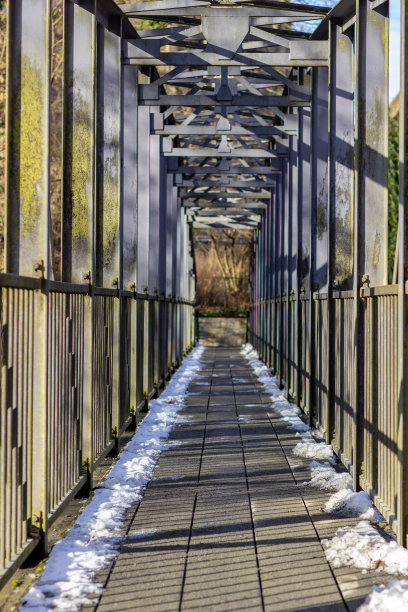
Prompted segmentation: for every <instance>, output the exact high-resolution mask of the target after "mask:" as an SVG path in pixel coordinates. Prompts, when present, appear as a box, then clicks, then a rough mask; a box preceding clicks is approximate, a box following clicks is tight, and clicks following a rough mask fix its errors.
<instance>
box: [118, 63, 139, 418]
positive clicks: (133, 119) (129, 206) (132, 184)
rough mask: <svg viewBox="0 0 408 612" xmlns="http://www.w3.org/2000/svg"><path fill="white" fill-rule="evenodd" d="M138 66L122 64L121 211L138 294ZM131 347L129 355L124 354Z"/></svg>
mask: <svg viewBox="0 0 408 612" xmlns="http://www.w3.org/2000/svg"><path fill="white" fill-rule="evenodd" d="M138 71H139V69H138V67H137V66H123V67H122V125H121V135H122V181H121V189H122V215H121V235H122V245H121V270H120V284H121V286H122V287H123V289H125V290H128V291H132V292H133V294H134V295H136V274H137V269H136V255H137V249H136V244H137V243H136V239H137V182H136V168H137V116H138V113H137V106H138ZM125 299H127V316H128V322H127V325H128V336H129V346H128V347H126V346H125V345H124V343H123V342H122V345H121V346H122V350H123V352H122V353H121V356H120V363H123V364H125V363H127V362H128V363H129V380H128V381H127V385H128V388H129V407H130V412H131V414H133V415H134V416H135V415H136V411H137V404H138V398H137V385H136V381H137V326H136V322H137V302H136V300H135V299H128V298H125ZM125 351H128V353H129V354H128V355H126V354H125Z"/></svg>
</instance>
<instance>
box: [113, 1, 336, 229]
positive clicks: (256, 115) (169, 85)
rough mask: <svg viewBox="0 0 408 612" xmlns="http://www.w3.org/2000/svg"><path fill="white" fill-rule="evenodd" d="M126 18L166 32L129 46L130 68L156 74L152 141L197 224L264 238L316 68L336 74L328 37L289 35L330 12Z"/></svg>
mask: <svg viewBox="0 0 408 612" xmlns="http://www.w3.org/2000/svg"><path fill="white" fill-rule="evenodd" d="M121 8H122V11H123V12H124V13H125V14H126V16H127V17H128V18H130V19H133V18H134V19H154V20H158V21H162V22H165V23H166V26H165V27H160V28H157V29H151V30H138V35H139V38H137V39H130V40H129V39H128V40H126V42H125V45H124V57H123V60H122V61H123V63H124V65H125V66H126V65H130V66H132V65H137V66H139V67H146V66H150V67H154V69H152V68H151V69H150V71H149V77H150V78H149V80H148V82H145V83H142V84H140V85H139V90H138V102H139V105H140V106H148V107H149V108H150V110H151V134H152V135H156V136H160V137H161V151H162V155H163V157H165V158H166V159H167V167H168V170H169V171H170V172H171V173H173V174H174V185H175V186H177V188H178V195H179V201H180V204H181V206H182V207H184V208H185V210H186V211H187V214H188V219H189V221H190V222H191V223H192V224H193V227H199V228H204V227H208V228H213V227H228V228H237V229H238V228H239V229H241V228H246V229H254V228H257V227H258V225H259V222H260V220H261V218H262V216H263V215H264V212H265V208H266V207H267V206H268V205H269V204H270V202H271V201H272V200H273V198H274V193H275V190H276V186H277V182H278V183H279V181H280V175H281V172H282V164H283V163H285V160H286V159H287V158H288V152H289V139H290V137H291V136H297V134H298V109H308V108H310V105H311V98H312V92H311V79H310V67H311V66H327V65H328V42H327V37H326V39H325V40H309V39H308V37H307V35H306V34H305V33H303V32H300V31H296V30H295V29H289V28H290V27H292V25H293V24H294V23H297V24H299V23H301V22H303V21H311V20H321V19H322V18H324V17H325V15H326V14H327V12H328V9H327V8H325V7H316V6H314V7H305V6H304V5H301V4H295V3H286V2H262V1H261V2H240V3H233V4H223V3H209V2H199V1H194V0H177V1H174V0H160V1H158V2H149V3H141V4H140V3H137V4H126V5H122V6H121ZM135 27H136V28H137V22H136V23H135ZM145 72H146V70H145Z"/></svg>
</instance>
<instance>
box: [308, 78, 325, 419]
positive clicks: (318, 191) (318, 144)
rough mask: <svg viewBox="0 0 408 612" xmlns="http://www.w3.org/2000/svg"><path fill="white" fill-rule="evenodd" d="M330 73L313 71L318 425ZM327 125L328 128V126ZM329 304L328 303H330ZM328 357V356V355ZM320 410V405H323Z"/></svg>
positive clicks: (313, 383) (313, 413) (313, 400)
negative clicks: (319, 297) (317, 313)
mask: <svg viewBox="0 0 408 612" xmlns="http://www.w3.org/2000/svg"><path fill="white" fill-rule="evenodd" d="M328 79H329V77H328V70H327V68H325V67H321V68H313V69H312V107H311V122H312V128H311V129H312V134H311V138H312V145H311V154H312V159H311V192H312V196H311V198H312V210H311V214H312V218H311V224H310V228H311V231H310V256H311V272H310V276H311V278H310V310H309V330H310V356H309V359H310V415H309V417H310V424H311V425H312V424H313V425H318V421H319V414H320V410H318V407H317V401H319V402H321V400H322V395H323V394H322V393H321V392H319V393H318V392H317V388H319V389H322V388H323V386H324V382H325V381H323V379H322V374H323V367H322V366H323V364H322V360H323V359H324V357H323V351H322V350H321V349H320V347H321V342H320V336H319V338H317V337H316V332H315V329H316V309H317V308H318V311H319V330H320V333H321V331H322V328H323V318H322V316H321V313H322V309H323V303H324V301H323V300H321V301H320V302H319V303H318V304H316V300H315V299H314V294H315V292H318V293H326V294H327V281H328V188H329V177H328V138H329V131H328V127H329V123H328V92H329V81H328ZM325 126H327V127H325ZM325 301H326V304H327V300H325ZM325 357H326V356H325ZM319 408H320V406H319Z"/></svg>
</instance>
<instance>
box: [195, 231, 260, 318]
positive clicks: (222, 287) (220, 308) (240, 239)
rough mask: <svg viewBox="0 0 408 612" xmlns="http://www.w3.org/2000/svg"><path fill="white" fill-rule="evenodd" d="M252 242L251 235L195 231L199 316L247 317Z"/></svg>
mask: <svg viewBox="0 0 408 612" xmlns="http://www.w3.org/2000/svg"><path fill="white" fill-rule="evenodd" d="M252 242H253V235H252V232H249V231H238V230H229V229H213V230H194V231H193V244H194V254H195V265H196V272H197V306H198V308H199V309H200V314H205V315H211V314H224V315H240V314H241V315H242V314H246V312H247V309H248V306H249V287H248V282H249V264H250V257H251V252H252Z"/></svg>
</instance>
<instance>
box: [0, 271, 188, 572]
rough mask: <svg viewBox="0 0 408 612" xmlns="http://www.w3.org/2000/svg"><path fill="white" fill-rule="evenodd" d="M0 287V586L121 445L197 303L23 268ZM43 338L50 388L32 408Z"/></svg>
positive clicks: (179, 352) (179, 351) (166, 370)
mask: <svg viewBox="0 0 408 612" xmlns="http://www.w3.org/2000/svg"><path fill="white" fill-rule="evenodd" d="M0 283H1V289H0V295H1V315H0V328H1V334H2V335H1V339H2V342H1V347H0V358H1V364H2V377H1V399H0V402H1V405H0V407H1V428H0V447H1V456H0V466H1V484H2V486H1V487H0V542H1V546H0V568H1V570H2V577H1V579H2V581H3V582H4V581H5V580H6V579H7V577H8V576H9V575H10V574H11V573H12V571H14V569H15V565H16V564H17V563H21V562H22V560H23V558H25V556H26V555H27V554H28V553H29V552H31V550H32V549H33V547H34V546H35V545H37V544H38V543H39V538H40V537H41V538H42V545H43V546H45V545H46V544H45V542H46V537H47V531H48V530H49V529H50V527H51V525H52V523H53V521H54V520H55V518H56V517H57V516H58V513H59V511H60V510H61V509H62V508H63V507H64V505H65V504H66V503H67V502H68V501H69V500H70V499H71V498H72V496H73V495H75V494H76V493H77V492H78V491H79V489H80V488H81V487H82V486H84V485H85V484H88V485H91V483H92V473H93V470H94V468H95V467H96V466H97V464H98V462H99V461H100V460H101V459H102V458H103V457H104V456H105V455H106V454H107V453H108V452H109V451H111V450H116V451H118V450H119V439H120V436H121V434H122V432H123V431H124V430H125V429H126V428H128V427H129V426H130V425H131V424H136V423H137V422H139V420H140V418H141V415H140V411H141V410H142V409H143V408H145V406H146V404H147V401H148V398H150V397H153V396H154V395H155V394H156V393H157V392H158V389H159V388H160V387H161V386H163V385H164V383H165V380H166V378H167V377H168V376H169V374H170V372H171V371H172V370H173V368H174V367H176V366H177V364H178V362H179V361H180V360H181V359H182V357H183V355H185V354H186V353H187V352H188V351H189V350H190V349H191V347H192V346H193V343H194V305H193V304H192V303H191V302H189V301H187V300H182V299H170V298H165V297H161V298H159V297H158V296H153V295H148V294H136V293H134V294H130V292H125V291H123V292H119V291H112V290H103V289H101V288H96V287H95V288H93V287H92V286H85V287H84V286H78V287H73V286H72V285H71V284H69V283H58V287H57V286H56V285H57V283H53V282H49V283H48V282H46V281H45V280H35V279H32V278H24V277H21V276H17V277H14V276H12V275H0ZM47 286H48V288H47ZM38 302H40V303H41V304H42V306H43V308H44V309H45V311H46V315H45V317H43V313H42V312H39V304H38ZM88 326H89V327H88ZM40 335H41V338H40V346H38V345H37V340H38V337H39V336H40ZM42 338H46V353H47V356H46V389H45V392H44V401H43V402H41V406H40V407H39V409H40V410H41V411H42V414H41V415H39V414H38V413H36V412H35V411H34V402H33V395H34V393H35V387H36V383H38V376H39V373H38V369H37V366H38V361H37V360H38V359H39V358H40V357H39V354H38V353H39V350H42ZM174 339H178V342H176V343H175V344H177V346H176V347H175V348H174V349H173V340H174ZM119 352H120V356H119ZM87 355H90V356H91V359H90V360H87V359H86V356H87ZM118 364H120V367H118ZM39 417H40V418H39ZM34 498H35V502H34V501H33V499H34ZM38 507H40V508H44V509H45V512H40V513H38V510H37V508H38Z"/></svg>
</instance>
